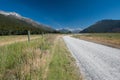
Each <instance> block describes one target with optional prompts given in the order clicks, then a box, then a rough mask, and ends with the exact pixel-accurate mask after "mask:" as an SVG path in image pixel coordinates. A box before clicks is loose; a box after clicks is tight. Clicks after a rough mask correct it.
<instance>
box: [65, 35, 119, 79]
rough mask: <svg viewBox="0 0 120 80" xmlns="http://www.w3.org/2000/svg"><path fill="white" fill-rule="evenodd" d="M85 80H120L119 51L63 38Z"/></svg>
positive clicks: (70, 38)
mask: <svg viewBox="0 0 120 80" xmlns="http://www.w3.org/2000/svg"><path fill="white" fill-rule="evenodd" d="M63 39H64V41H65V43H66V45H67V47H68V49H69V50H70V52H71V53H72V55H73V56H74V58H75V59H76V61H77V64H78V66H79V68H80V71H81V73H82V74H83V77H84V78H85V80H120V49H115V48H112V47H108V46H104V45H100V44H96V43H92V42H88V41H84V40H80V39H76V38H72V37H69V36H64V37H63Z"/></svg>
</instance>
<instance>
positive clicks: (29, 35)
mask: <svg viewBox="0 0 120 80" xmlns="http://www.w3.org/2000/svg"><path fill="white" fill-rule="evenodd" d="M28 42H30V31H28Z"/></svg>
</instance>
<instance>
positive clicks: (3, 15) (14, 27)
mask: <svg viewBox="0 0 120 80" xmlns="http://www.w3.org/2000/svg"><path fill="white" fill-rule="evenodd" d="M27 30H30V31H31V34H40V33H51V32H55V30H54V29H52V28H50V27H48V26H45V25H43V24H39V23H37V22H35V21H33V20H31V19H29V18H25V17H22V16H20V15H19V14H17V13H13V12H9V13H7V12H3V11H0V35H10V34H12V35H17V34H26V33H27Z"/></svg>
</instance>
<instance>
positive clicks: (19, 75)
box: [0, 34, 82, 80]
mask: <svg viewBox="0 0 120 80" xmlns="http://www.w3.org/2000/svg"><path fill="white" fill-rule="evenodd" d="M58 36H59V35H54V34H47V35H43V36H42V35H35V36H32V37H35V38H34V39H32V40H31V42H27V38H26V36H1V37H0V44H1V43H2V42H4V43H6V44H5V45H1V46H0V80H82V78H81V77H80V74H79V72H77V67H76V65H75V60H74V59H73V58H72V57H71V54H70V53H69V52H68V50H67V49H66V47H65V44H64V43H63V41H62V39H61V37H58ZM25 38H26V39H25ZM20 39H22V41H21V40H20ZM24 39H25V40H24ZM14 40H15V41H16V40H17V42H15V43H13V42H14ZM7 42H12V43H10V44H7Z"/></svg>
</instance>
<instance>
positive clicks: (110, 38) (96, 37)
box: [73, 33, 120, 48]
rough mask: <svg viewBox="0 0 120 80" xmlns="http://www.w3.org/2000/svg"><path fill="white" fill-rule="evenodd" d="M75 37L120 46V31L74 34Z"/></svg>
mask: <svg viewBox="0 0 120 80" xmlns="http://www.w3.org/2000/svg"><path fill="white" fill-rule="evenodd" d="M73 37H76V38H80V39H83V40H88V41H93V42H96V43H100V44H104V45H108V46H111V47H116V48H120V33H88V34H80V35H73Z"/></svg>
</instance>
